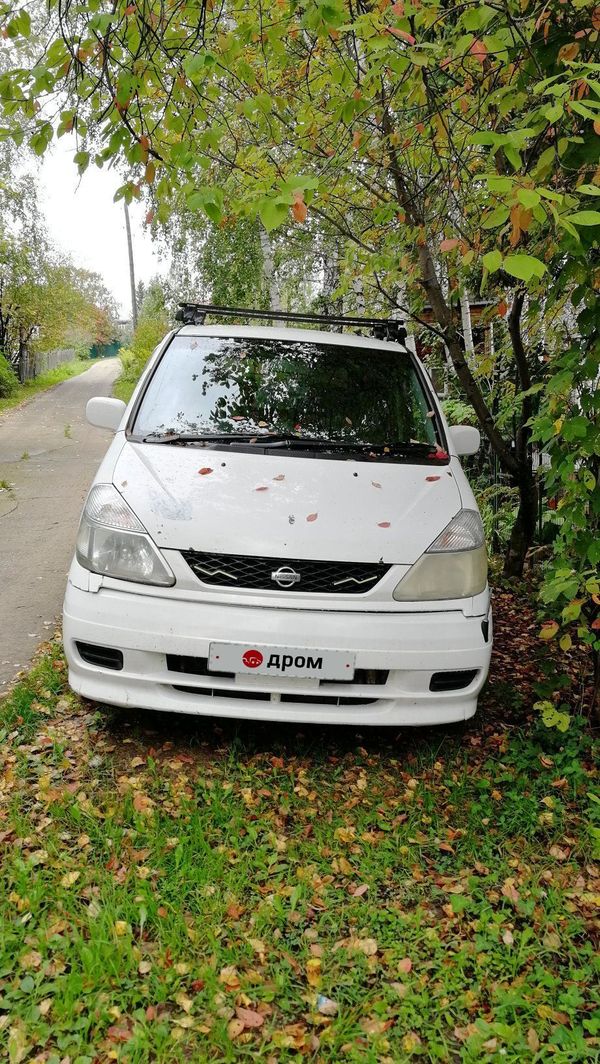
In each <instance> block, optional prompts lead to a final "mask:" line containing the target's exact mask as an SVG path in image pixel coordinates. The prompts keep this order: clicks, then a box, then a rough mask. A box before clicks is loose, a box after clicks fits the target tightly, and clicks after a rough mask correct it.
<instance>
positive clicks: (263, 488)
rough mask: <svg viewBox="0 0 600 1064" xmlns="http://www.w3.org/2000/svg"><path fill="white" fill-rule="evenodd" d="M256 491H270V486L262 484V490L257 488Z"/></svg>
mask: <svg viewBox="0 0 600 1064" xmlns="http://www.w3.org/2000/svg"><path fill="white" fill-rule="evenodd" d="M254 490H255V491H268V490H269V485H268V484H262V485H261V487H260V488H255V489H254Z"/></svg>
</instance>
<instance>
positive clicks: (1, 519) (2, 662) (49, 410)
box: [0, 358, 120, 694]
mask: <svg viewBox="0 0 600 1064" xmlns="http://www.w3.org/2000/svg"><path fill="white" fill-rule="evenodd" d="M119 368H120V367H119V360H118V359H116V358H111V359H105V360H103V361H102V362H96V363H95V364H94V365H93V366H92V367H91V368H90V369H88V370H86V372H85V373H82V374H80V376H78V377H72V378H71V379H70V380H67V381H64V382H63V383H62V384H58V385H56V387H54V388H52V389H50V391H47V392H43V393H42V394H40V395H38V396H36V398H34V399H31V400H30V401H29V402H27V403H26V404H25V405H24V406H21V407H18V408H17V409H16V410H9V411H7V412H6V413H5V414H0V488H1V490H0V694H1V693H2V692H3V691H5V690H6V689H7V686H8V684H9V682H10V680H11V679H12V677H13V676H14V674H15V673H16V672H17V671H18V669H20V668H22V667H23V666H24V665H26V664H27V663H28V662H29V661H30V659H31V657H32V655H33V653H34V652H35V650H36V647H37V646H38V644H39V643H41V642H43V640H44V639H45V638H46V637H47V635H48V634H49V633H51V632H52V631H53V628H54V621H55V618H56V617H57V616H58V615H59V613H60V609H61V606H62V599H63V594H64V590H65V582H66V575H67V571H68V568H69V564H70V561H71V556H72V553H73V547H74V544H75V535H76V532H77V523H78V520H79V515H80V512H81V506H82V503H83V499H84V498H85V495H86V493H87V489H88V487H89V485H90V481H91V480H92V477H93V476H94V473H95V472H96V469H97V468H98V465H99V464H100V460H101V459H102V456H103V454H104V452H105V450H106V448H107V446H108V442H109V440H110V433H108V432H106V431H104V430H101V429H95V428H92V426H91V425H88V423H87V421H86V420H85V404H86V403H87V401H88V399H90V398H91V397H92V396H93V395H110V392H111V388H112V384H113V381H114V379H115V377H116V376H117V374H118V372H119ZM5 483H8V484H9V485H10V489H9V490H7V489H6V488H5V487H4V485H5Z"/></svg>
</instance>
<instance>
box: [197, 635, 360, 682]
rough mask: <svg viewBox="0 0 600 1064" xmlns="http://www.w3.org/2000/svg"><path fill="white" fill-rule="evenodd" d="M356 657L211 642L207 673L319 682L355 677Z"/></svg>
mask: <svg viewBox="0 0 600 1064" xmlns="http://www.w3.org/2000/svg"><path fill="white" fill-rule="evenodd" d="M354 667H355V655H354V654H352V653H351V652H350V651H347V650H307V649H305V648H302V647H278V646H264V645H262V644H255V643H211V644H210V647H209V651H208V669H209V672H210V671H213V672H233V673H235V674H236V675H237V676H290V677H292V676H295V677H298V678H305V679H318V680H340V681H343V680H345V681H346V683H348V681H349V680H352V679H353V678H354Z"/></svg>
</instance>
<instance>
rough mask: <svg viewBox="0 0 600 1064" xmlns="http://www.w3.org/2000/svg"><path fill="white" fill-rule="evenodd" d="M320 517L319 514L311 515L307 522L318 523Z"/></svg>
mask: <svg viewBox="0 0 600 1064" xmlns="http://www.w3.org/2000/svg"><path fill="white" fill-rule="evenodd" d="M318 516H319V515H318V514H309V515H308V517H307V518H306V520H307V521H316V520H317V517H318Z"/></svg>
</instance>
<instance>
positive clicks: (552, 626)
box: [540, 621, 558, 639]
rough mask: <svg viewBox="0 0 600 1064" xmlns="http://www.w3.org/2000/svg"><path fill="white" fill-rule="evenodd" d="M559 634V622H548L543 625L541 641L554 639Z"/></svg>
mask: <svg viewBox="0 0 600 1064" xmlns="http://www.w3.org/2000/svg"><path fill="white" fill-rule="evenodd" d="M557 632H558V623H557V621H546V622H545V623H544V624H543V625H542V629H541V631H540V639H554V636H555V635H556V633H557Z"/></svg>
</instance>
